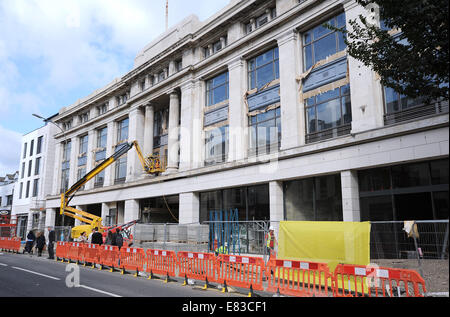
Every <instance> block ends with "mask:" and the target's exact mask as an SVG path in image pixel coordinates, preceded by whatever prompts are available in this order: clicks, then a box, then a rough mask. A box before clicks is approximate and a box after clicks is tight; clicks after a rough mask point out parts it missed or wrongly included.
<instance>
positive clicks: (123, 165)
mask: <svg viewBox="0 0 450 317" xmlns="http://www.w3.org/2000/svg"><path fill="white" fill-rule="evenodd" d="M115 172H116V178H115V180H114V182H115V183H116V184H119V183H123V182H125V179H126V177H127V157H126V156H124V157H121V158H120V159H119V160H117V161H116V170H115Z"/></svg>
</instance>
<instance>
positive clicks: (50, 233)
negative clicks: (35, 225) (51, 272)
mask: <svg viewBox="0 0 450 317" xmlns="http://www.w3.org/2000/svg"><path fill="white" fill-rule="evenodd" d="M54 243H55V231H54V230H53V229H52V228H51V227H48V246H47V249H48V258H47V259H49V260H53V259H54V258H55V252H54V250H53V244H54Z"/></svg>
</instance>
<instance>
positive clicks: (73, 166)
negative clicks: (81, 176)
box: [69, 137, 80, 188]
mask: <svg viewBox="0 0 450 317" xmlns="http://www.w3.org/2000/svg"><path fill="white" fill-rule="evenodd" d="M70 146H71V148H70V171H69V188H70V186H72V185H73V184H75V183H76V182H77V171H78V153H79V150H80V139H79V138H77V137H75V138H72V139H71V140H70Z"/></svg>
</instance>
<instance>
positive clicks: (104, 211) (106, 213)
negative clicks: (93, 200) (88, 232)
mask: <svg viewBox="0 0 450 317" xmlns="http://www.w3.org/2000/svg"><path fill="white" fill-rule="evenodd" d="M106 216H109V205H108V204H107V203H102V215H101V217H102V223H103V225H104V226H105V225H107V224H106Z"/></svg>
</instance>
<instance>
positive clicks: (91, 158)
mask: <svg viewBox="0 0 450 317" xmlns="http://www.w3.org/2000/svg"><path fill="white" fill-rule="evenodd" d="M96 145H97V134H96V130H91V131H89V132H88V150H87V154H86V155H87V163H86V173H89V172H90V171H92V170H93V169H94V167H95V165H94V164H95V152H94V149H95V148H96ZM84 188H85V189H86V190H89V189H92V188H94V180H93V179H91V180H90V181H89V182H87V183H86V185H84Z"/></svg>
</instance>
